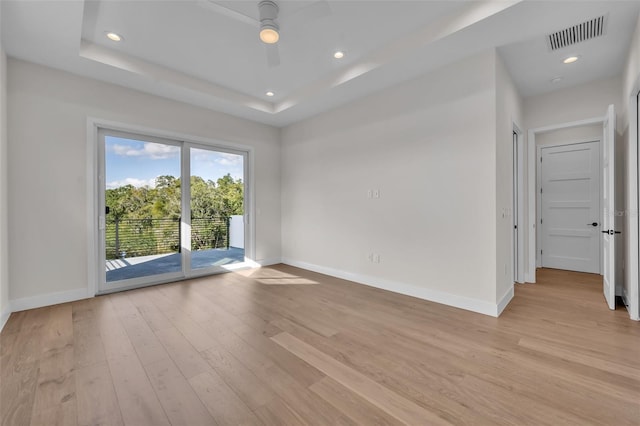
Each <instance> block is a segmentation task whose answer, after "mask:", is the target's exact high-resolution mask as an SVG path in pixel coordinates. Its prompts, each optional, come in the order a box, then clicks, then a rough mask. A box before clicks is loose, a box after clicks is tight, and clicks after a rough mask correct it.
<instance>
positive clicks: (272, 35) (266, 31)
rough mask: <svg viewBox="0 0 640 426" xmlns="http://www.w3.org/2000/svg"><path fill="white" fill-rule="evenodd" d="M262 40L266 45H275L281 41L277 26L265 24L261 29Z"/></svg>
mask: <svg viewBox="0 0 640 426" xmlns="http://www.w3.org/2000/svg"><path fill="white" fill-rule="evenodd" d="M260 40H262V42H263V43H266V44H274V43H277V42H278V40H280V34H279V33H278V26H277V25H269V24H263V25H262V26H261V27H260Z"/></svg>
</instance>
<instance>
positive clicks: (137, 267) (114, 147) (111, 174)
mask: <svg viewBox="0 0 640 426" xmlns="http://www.w3.org/2000/svg"><path fill="white" fill-rule="evenodd" d="M102 142H103V144H104V151H103V152H104V165H103V167H104V170H103V172H104V173H103V175H102V176H104V181H103V182H104V186H103V193H104V196H103V203H104V204H103V207H104V210H103V211H104V212H105V216H104V229H103V242H102V243H103V248H104V252H103V253H104V268H105V274H106V277H105V279H104V285H103V287H104V288H102V289H101V290H102V291H108V290H111V289H114V288H121V287H128V286H138V285H144V284H145V283H153V282H157V281H159V280H162V279H169V278H174V277H181V276H183V268H182V263H183V262H182V254H181V249H180V238H181V235H180V232H181V231H180V229H181V226H180V225H181V223H180V222H181V185H180V180H181V179H180V176H181V174H180V173H181V168H180V146H179V145H178V144H177V143H171V142H170V141H159V140H151V138H146V137H138V136H134V135H121V134H119V133H118V132H102Z"/></svg>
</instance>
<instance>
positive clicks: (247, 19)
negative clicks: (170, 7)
mask: <svg viewBox="0 0 640 426" xmlns="http://www.w3.org/2000/svg"><path fill="white" fill-rule="evenodd" d="M196 4H198V5H199V6H202V7H204V8H205V9H209V10H211V11H212V12H215V13H218V14H220V15H224V16H226V17H228V18H231V19H234V20H236V21H239V22H243V23H245V24H247V25H251V26H253V27H258V28H259V27H260V21H259V20H257V19H255V18H252V17H251V16H247V15H245V14H243V13H240V12H238V11H235V10H233V9H229V8H228V7H225V6H222V5H221V4H219V3H216V2H215V1H212V0H198V1H197V2H196Z"/></svg>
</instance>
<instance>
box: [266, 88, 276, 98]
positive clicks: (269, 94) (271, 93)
mask: <svg viewBox="0 0 640 426" xmlns="http://www.w3.org/2000/svg"><path fill="white" fill-rule="evenodd" d="M265 95H267V96H269V97H272V96H274V95H275V93H273V92H272V91H271V90H269V91H268V92H267V93H265Z"/></svg>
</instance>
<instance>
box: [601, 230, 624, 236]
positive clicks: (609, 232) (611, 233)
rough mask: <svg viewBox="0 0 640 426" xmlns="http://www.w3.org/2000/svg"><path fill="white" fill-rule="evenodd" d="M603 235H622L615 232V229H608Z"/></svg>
mask: <svg viewBox="0 0 640 426" xmlns="http://www.w3.org/2000/svg"><path fill="white" fill-rule="evenodd" d="M602 233H603V234H609V235H614V234H621V232H620V231H614V230H613V229H608V230H606V231H602Z"/></svg>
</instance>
